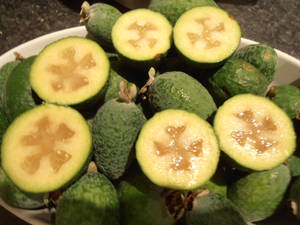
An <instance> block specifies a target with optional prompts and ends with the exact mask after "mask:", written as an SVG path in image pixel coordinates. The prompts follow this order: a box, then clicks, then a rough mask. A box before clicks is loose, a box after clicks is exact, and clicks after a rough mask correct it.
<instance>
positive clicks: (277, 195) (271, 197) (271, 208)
mask: <svg viewBox="0 0 300 225" xmlns="http://www.w3.org/2000/svg"><path fill="white" fill-rule="evenodd" d="M290 180H291V175H290V171H289V169H288V168H287V167H286V166H285V165H280V166H278V167H276V168H273V169H271V170H266V171H260V172H253V173H251V174H249V175H247V176H245V177H243V178H241V179H239V180H238V181H236V182H235V183H233V184H232V185H230V186H229V187H228V192H227V193H228V194H227V196H228V198H229V199H230V200H231V201H232V202H233V203H234V204H235V205H236V206H237V208H238V209H239V211H240V213H241V214H242V216H243V217H244V219H245V220H246V221H247V222H251V221H260V220H263V219H266V218H268V217H270V216H271V215H273V214H274V212H275V211H276V209H277V208H278V207H279V205H280V203H281V202H282V200H283V198H284V194H285V193H286V191H287V188H288V186H289V184H290Z"/></svg>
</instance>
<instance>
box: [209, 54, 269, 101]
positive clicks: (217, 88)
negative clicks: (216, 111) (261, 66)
mask: <svg viewBox="0 0 300 225" xmlns="http://www.w3.org/2000/svg"><path fill="white" fill-rule="evenodd" d="M268 85H269V81H268V80H267V78H266V77H265V76H264V75H263V74H262V73H261V72H260V71H259V70H258V69H257V68H256V67H254V66H253V65H251V64H249V63H247V62H246V61H244V60H242V59H237V58H231V59H229V60H228V61H227V62H226V63H225V64H224V65H223V66H222V67H221V68H220V69H219V70H218V71H217V72H216V73H215V74H214V75H213V76H212V77H210V78H209V88H208V89H209V91H210V93H211V94H212V96H213V98H214V100H215V101H216V102H217V103H218V104H219V105H220V104H222V103H223V102H224V101H225V100H227V99H228V98H230V97H232V96H234V95H237V94H243V93H251V94H255V95H261V96H263V95H264V94H265V93H266V91H267V88H268Z"/></svg>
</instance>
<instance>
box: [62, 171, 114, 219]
mask: <svg viewBox="0 0 300 225" xmlns="http://www.w3.org/2000/svg"><path fill="white" fill-rule="evenodd" d="M70 224H76V225H118V224H119V201H118V197H117V192H116V190H115V188H114V186H113V185H112V183H111V182H110V181H109V180H108V179H107V178H106V177H105V176H104V175H103V174H100V173H95V172H88V173H87V174H85V175H84V176H83V177H81V178H80V179H79V180H78V181H77V182H76V183H74V184H73V185H72V186H71V187H70V188H68V189H67V190H66V191H65V192H63V194H62V196H61V198H60V200H59V202H58V207H57V209H56V225H70Z"/></svg>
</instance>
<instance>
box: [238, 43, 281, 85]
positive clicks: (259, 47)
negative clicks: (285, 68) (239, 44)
mask: <svg viewBox="0 0 300 225" xmlns="http://www.w3.org/2000/svg"><path fill="white" fill-rule="evenodd" d="M233 57H236V58H240V59H244V60H245V61H247V62H248V63H250V64H252V65H254V66H255V67H256V68H257V69H259V70H260V71H261V72H262V73H263V74H264V75H265V76H266V78H267V79H268V81H269V82H270V83H271V82H272V81H273V80H274V78H275V73H276V70H277V53H276V51H275V50H274V49H273V48H272V47H270V46H268V45H265V44H253V45H247V46H245V47H243V48H240V49H239V50H237V51H236V52H235V53H234V55H233Z"/></svg>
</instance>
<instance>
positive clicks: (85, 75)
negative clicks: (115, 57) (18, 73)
mask: <svg viewBox="0 0 300 225" xmlns="http://www.w3.org/2000/svg"><path fill="white" fill-rule="evenodd" d="M109 67H110V65H109V60H108V58H107V56H106V54H105V52H104V51H103V49H102V48H101V46H99V45H98V44H97V43H96V42H94V41H92V40H89V39H86V38H80V37H68V38H63V39H60V40H58V41H55V42H53V43H51V44H49V45H48V46H46V47H45V48H44V49H43V50H42V51H41V52H40V54H39V55H38V56H37V58H36V59H35V61H34V63H33V65H32V68H31V71H30V84H31V86H32V88H33V90H34V91H35V92H36V93H37V95H38V96H39V97H40V98H41V99H43V100H44V101H46V102H50V103H57V104H62V105H78V104H80V103H84V102H87V101H88V100H89V101H92V100H93V99H94V100H95V99H97V97H99V96H100V95H101V94H103V92H104V91H103V90H104V88H105V84H106V81H107V80H108V77H109Z"/></svg>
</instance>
